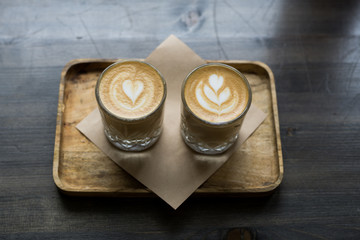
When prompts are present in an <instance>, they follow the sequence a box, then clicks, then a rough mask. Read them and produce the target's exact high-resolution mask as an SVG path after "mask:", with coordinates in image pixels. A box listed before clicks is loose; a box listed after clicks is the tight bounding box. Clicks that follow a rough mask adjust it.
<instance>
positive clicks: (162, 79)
mask: <svg viewBox="0 0 360 240" xmlns="http://www.w3.org/2000/svg"><path fill="white" fill-rule="evenodd" d="M127 62H129V63H130V62H138V63H143V64H146V65H148V66H150V67H151V68H152V69H154V70H155V71H156V73H157V74H158V75H159V76H160V78H161V81H162V83H163V86H164V93H163V96H162V98H161V101H160V103H159V104H158V105H157V107H156V108H155V109H154V110H153V111H151V112H150V113H148V114H146V115H144V116H141V117H137V118H125V117H120V116H118V115H116V114H114V113H113V112H111V111H110V110H109V109H108V108H106V107H105V105H104V103H103V102H102V100H101V98H100V94H99V87H100V82H101V79H102V77H103V76H104V74H105V73H106V72H107V71H109V69H111V68H113V67H114V66H116V65H119V64H122V63H127ZM95 97H96V101H97V103H98V105H99V107H100V108H101V109H102V110H104V111H105V112H106V113H107V114H108V115H110V116H111V117H113V118H115V119H117V120H120V121H124V122H133V121H141V120H145V119H147V118H149V117H150V116H152V115H154V114H155V113H156V112H157V111H158V110H159V109H160V108H161V107H162V106H163V105H164V102H165V99H166V97H167V86H166V81H165V79H164V77H163V75H162V74H161V73H160V71H159V70H158V69H157V68H156V67H154V66H153V65H152V64H150V63H148V62H145V61H141V60H136V59H129V60H121V61H116V62H114V63H112V64H110V65H109V66H108V67H106V68H105V69H104V70H103V71H102V73H101V74H100V76H99V78H98V80H97V82H96V86H95Z"/></svg>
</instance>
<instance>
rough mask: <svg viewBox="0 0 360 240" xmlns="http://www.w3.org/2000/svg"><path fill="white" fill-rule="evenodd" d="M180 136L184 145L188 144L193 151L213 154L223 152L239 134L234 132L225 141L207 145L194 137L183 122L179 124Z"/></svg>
mask: <svg viewBox="0 0 360 240" xmlns="http://www.w3.org/2000/svg"><path fill="white" fill-rule="evenodd" d="M181 136H182V138H183V140H184V142H185V143H186V145H188V146H189V147H190V148H191V149H193V150H194V151H195V152H198V153H203V154H209V155H215V154H220V153H223V152H225V151H226V150H228V149H229V148H230V147H231V146H232V145H233V144H234V143H235V141H236V140H237V138H238V136H239V134H236V135H235V136H234V137H233V138H231V139H227V141H225V142H222V143H221V144H218V145H216V146H209V145H208V144H206V143H204V142H202V141H199V139H196V137H194V136H192V135H191V134H190V132H189V131H188V128H187V127H186V124H185V123H184V122H183V123H182V124H181Z"/></svg>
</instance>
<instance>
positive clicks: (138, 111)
mask: <svg viewBox="0 0 360 240" xmlns="http://www.w3.org/2000/svg"><path fill="white" fill-rule="evenodd" d="M95 95H96V100H97V102H98V106H99V110H100V114H101V118H102V122H103V125H104V132H105V135H106V137H107V139H108V140H109V141H110V142H111V143H112V144H113V145H114V146H116V147H117V148H120V149H122V150H125V151H142V150H145V149H147V148H149V147H150V146H152V145H153V144H154V143H155V142H156V141H157V140H158V138H159V137H160V134H161V131H162V122H163V108H164V102H165V98H166V83H165V80H164V78H163V77H162V75H161V73H160V72H159V71H158V70H157V69H156V68H155V67H153V66H152V65H150V64H149V63H146V62H143V61H137V60H128V61H122V62H117V63H114V64H112V65H110V66H109V67H107V68H106V69H105V70H104V71H103V72H102V74H101V75H100V77H99V79H98V81H97V84H96V87H95Z"/></svg>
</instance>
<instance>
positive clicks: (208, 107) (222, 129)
mask: <svg viewBox="0 0 360 240" xmlns="http://www.w3.org/2000/svg"><path fill="white" fill-rule="evenodd" d="M199 71H200V72H199ZM201 71H203V72H206V74H207V75H204V74H203V73H201ZM223 71H226V72H227V74H228V75H229V74H230V75H229V76H232V78H234V79H236V81H241V82H236V81H235V82H234V84H233V85H229V86H226V84H227V79H226V77H223V76H222V75H221V73H222V72H223ZM197 79H203V80H201V81H200V80H197ZM189 81H190V82H189ZM196 81H198V83H197V82H196ZM228 82H229V81H228ZM238 83H240V85H239V84H238ZM237 84H238V85H239V86H241V91H240V90H239V91H237V90H236V86H237ZM185 86H186V87H185ZM234 86H235V87H234ZM195 88H196V89H195ZM194 89H195V90H194ZM185 90H186V92H188V93H189V92H192V91H194V93H193V95H194V96H195V97H192V98H191V97H187V93H185ZM240 93H243V95H244V96H245V95H246V96H245V97H241V96H240ZM181 95H182V103H183V104H182V115H181V135H182V137H183V140H184V142H185V143H186V144H187V145H188V146H189V147H190V148H192V149H193V150H195V151H196V152H199V153H204V154H219V153H222V152H224V151H226V150H227V149H228V148H230V147H231V146H232V145H233V144H234V143H235V141H236V140H237V138H238V136H239V130H240V127H241V125H242V122H243V120H244V117H245V115H246V113H247V111H248V109H249V108H250V105H251V99H252V94H251V88H250V85H249V83H248V81H247V79H246V77H245V76H244V75H243V74H242V73H241V72H239V71H238V70H237V69H235V68H233V67H231V66H228V65H225V64H221V63H209V64H205V65H201V66H199V67H197V68H195V69H194V70H193V71H192V72H191V73H190V74H189V75H188V76H187V77H186V79H185V80H184V82H183V86H182V91H181ZM188 95H189V96H190V94H188ZM235 97H237V98H238V99H242V100H241V101H240V100H237V103H238V104H242V106H243V107H242V110H241V109H240V108H239V109H240V110H239V109H238V108H236V106H235V105H234V106H233V105H231V102H230V103H228V102H229V101H233V102H234V104H236V101H235V100H232V99H231V98H235ZM191 101H198V102H196V103H191ZM207 102H208V103H207ZM226 104H228V105H226ZM189 105H190V106H195V107H193V109H191V108H192V107H190V106H189ZM222 105H224V106H222ZM197 106H199V109H200V110H201V111H202V112H200V113H199V112H196V111H195V110H196V109H197ZM214 106H215V107H216V108H215V107H214ZM229 106H230V107H232V108H234V109H238V112H237V113H236V114H235V115H233V116H232V117H229V116H227V117H224V119H222V117H223V116H222V112H225V110H226V111H228V110H229V111H228V113H227V115H229V114H233V113H232V112H231V108H230V107H229ZM202 107H203V108H204V109H201V108H202ZM212 108H214V109H212ZM194 109H195V110H194ZM206 111H208V112H209V113H210V114H213V112H216V111H218V113H217V115H218V116H215V117H216V121H215V120H214V121H211V120H209V117H207V116H206ZM210 111H213V112H210ZM203 113H205V114H203ZM213 115H214V114H213ZM223 115H224V116H225V114H223Z"/></svg>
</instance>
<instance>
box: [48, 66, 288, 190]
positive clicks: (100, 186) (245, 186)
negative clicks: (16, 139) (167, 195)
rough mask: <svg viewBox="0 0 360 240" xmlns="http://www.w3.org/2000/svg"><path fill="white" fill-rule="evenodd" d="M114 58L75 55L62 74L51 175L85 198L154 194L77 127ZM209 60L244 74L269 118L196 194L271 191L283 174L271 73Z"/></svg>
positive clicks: (59, 184)
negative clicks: (103, 73)
mask: <svg viewBox="0 0 360 240" xmlns="http://www.w3.org/2000/svg"><path fill="white" fill-rule="evenodd" d="M117 60H119V59H76V60H73V61H71V62H69V63H68V64H67V65H66V66H65V68H64V70H63V71H62V73H61V82H60V90H59V103H58V113H57V123H56V136H55V149H54V162H53V177H54V181H55V184H56V186H57V187H58V188H59V189H60V190H61V191H63V192H64V193H67V194H71V195H88V196H99V195H100V196H151V195H154V194H153V193H151V191H150V190H148V189H147V188H146V187H144V185H142V184H141V183H139V182H138V181H137V180H136V179H135V178H133V177H132V176H130V175H129V174H128V173H126V172H125V171H124V170H123V169H121V168H120V167H118V166H117V165H116V164H115V163H114V162H113V161H112V160H111V159H109V158H108V157H107V156H106V155H105V154H104V153H103V152H101V151H100V150H99V149H98V148H97V147H96V146H95V145H94V144H93V143H92V142H90V141H89V140H88V139H87V138H86V137H85V136H83V135H82V134H81V133H80V132H79V131H78V130H77V129H76V128H75V126H76V125H77V124H78V123H79V122H80V121H81V120H82V119H83V118H84V117H85V116H87V115H88V114H89V113H90V112H91V111H92V110H94V109H95V108H96V107H97V105H96V100H95V93H94V87H95V83H96V81H97V79H98V77H99V75H100V73H101V72H102V71H103V70H104V69H105V68H106V67H107V66H109V65H110V64H112V63H113V62H115V61H117ZM208 62H222V63H225V64H228V65H231V66H233V67H235V68H237V69H238V70H240V71H241V72H242V73H243V74H245V76H246V77H247V79H248V80H249V82H250V85H251V88H252V91H253V103H254V104H255V105H257V106H258V107H259V108H260V109H262V110H263V111H264V112H266V113H267V114H268V116H267V118H266V120H265V121H264V123H263V124H261V125H260V127H259V128H258V129H257V130H256V131H255V132H254V134H253V135H252V136H251V137H250V138H249V139H248V140H247V141H246V142H245V143H244V144H242V145H241V148H240V152H241V155H240V156H241V161H239V159H235V158H234V157H232V158H230V159H229V161H227V162H226V163H225V164H224V165H223V166H222V167H221V168H220V169H219V170H218V171H217V172H216V173H215V174H214V175H213V176H212V177H211V178H209V179H208V180H207V181H206V182H205V183H204V184H203V185H202V186H201V187H200V188H199V189H197V190H196V192H195V194H196V195H208V194H217V195H224V194H240V195H249V194H250V195H253V194H256V195H259V194H265V193H270V192H272V190H274V189H275V188H276V187H277V186H279V184H280V182H281V180H282V177H283V159H282V152H281V141H280V132H279V117H278V109H277V100H276V90H275V83H274V76H273V73H272V71H271V69H270V68H269V67H268V66H267V65H265V64H264V63H261V62H249V61H210V60H208ZM237 156H239V155H237Z"/></svg>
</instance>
